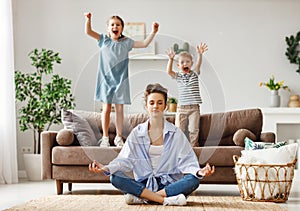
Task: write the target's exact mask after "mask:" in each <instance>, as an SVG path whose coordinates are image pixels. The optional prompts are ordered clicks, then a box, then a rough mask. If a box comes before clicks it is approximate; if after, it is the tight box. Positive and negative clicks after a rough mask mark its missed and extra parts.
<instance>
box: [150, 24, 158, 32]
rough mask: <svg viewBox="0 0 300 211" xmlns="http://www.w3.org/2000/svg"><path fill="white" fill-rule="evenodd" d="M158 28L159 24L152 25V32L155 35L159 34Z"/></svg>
mask: <svg viewBox="0 0 300 211" xmlns="http://www.w3.org/2000/svg"><path fill="white" fill-rule="evenodd" d="M158 27H159V24H158V23H157V22H154V23H153V24H152V32H153V33H156V32H158Z"/></svg>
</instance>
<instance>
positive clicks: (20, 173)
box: [18, 170, 27, 179]
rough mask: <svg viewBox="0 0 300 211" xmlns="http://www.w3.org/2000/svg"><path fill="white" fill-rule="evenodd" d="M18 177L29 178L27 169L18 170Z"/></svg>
mask: <svg viewBox="0 0 300 211" xmlns="http://www.w3.org/2000/svg"><path fill="white" fill-rule="evenodd" d="M18 177H19V179H27V174H26V171H25V170H19V171H18Z"/></svg>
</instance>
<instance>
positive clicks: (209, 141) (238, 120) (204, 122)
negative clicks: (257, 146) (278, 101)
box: [199, 109, 262, 146]
mask: <svg viewBox="0 0 300 211" xmlns="http://www.w3.org/2000/svg"><path fill="white" fill-rule="evenodd" d="M239 129H248V130H249V131H251V132H252V133H253V134H254V135H255V137H256V138H257V139H258V138H259V136H260V134H261V129H262V113H261V110H260V109H245V110H237V111H230V112H225V113H212V114H203V115H201V117H200V136H199V139H200V140H199V145H200V146H215V145H216V144H217V145H219V146H235V143H234V142H233V140H232V138H233V134H234V133H235V132H236V131H237V130H239Z"/></svg>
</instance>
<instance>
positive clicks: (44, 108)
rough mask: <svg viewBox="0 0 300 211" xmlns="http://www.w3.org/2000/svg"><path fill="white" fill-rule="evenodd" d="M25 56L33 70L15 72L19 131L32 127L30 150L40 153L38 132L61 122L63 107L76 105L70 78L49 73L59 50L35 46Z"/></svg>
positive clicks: (56, 60) (58, 61)
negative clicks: (40, 48)
mask: <svg viewBox="0 0 300 211" xmlns="http://www.w3.org/2000/svg"><path fill="white" fill-rule="evenodd" d="M28 56H29V58H30V59H31V65H32V66H33V67H34V68H35V71H34V72H32V73H25V72H21V71H15V89H16V101H17V103H19V104H17V107H18V119H19V127H20V130H21V131H26V130H32V132H33V153H34V154H40V152H41V140H40V139H41V133H42V132H43V131H44V130H49V128H50V126H51V125H52V124H58V123H60V122H61V110H62V109H63V108H64V109H72V108H74V106H75V104H74V97H73V95H72V93H71V80H69V79H66V78H63V77H60V76H59V75H58V74H52V73H53V65H54V64H55V63H56V64H60V63H61V58H60V57H59V53H55V52H53V51H52V50H46V49H42V50H41V51H39V50H38V49H34V50H33V51H31V52H30V53H29V55H28ZM46 76H47V77H46ZM49 76H51V78H50V77H49ZM24 157H25V156H24ZM24 162H25V161H24ZM25 168H26V164H25ZM27 174H28V173H27ZM27 176H28V177H30V176H29V175H27ZM29 179H30V178H29ZM33 180H34V179H33Z"/></svg>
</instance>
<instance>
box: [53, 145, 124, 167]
mask: <svg viewBox="0 0 300 211" xmlns="http://www.w3.org/2000/svg"><path fill="white" fill-rule="evenodd" d="M120 151H121V148H120V147H96V146H89V147H81V146H68V147H65V146H56V147H53V149H52V163H53V164H54V165H86V166H87V165H88V164H89V163H91V162H92V161H93V160H97V161H98V162H101V163H102V164H104V165H106V164H108V163H109V162H110V161H112V160H113V159H114V158H116V157H117V156H118V154H119V152H120Z"/></svg>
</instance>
